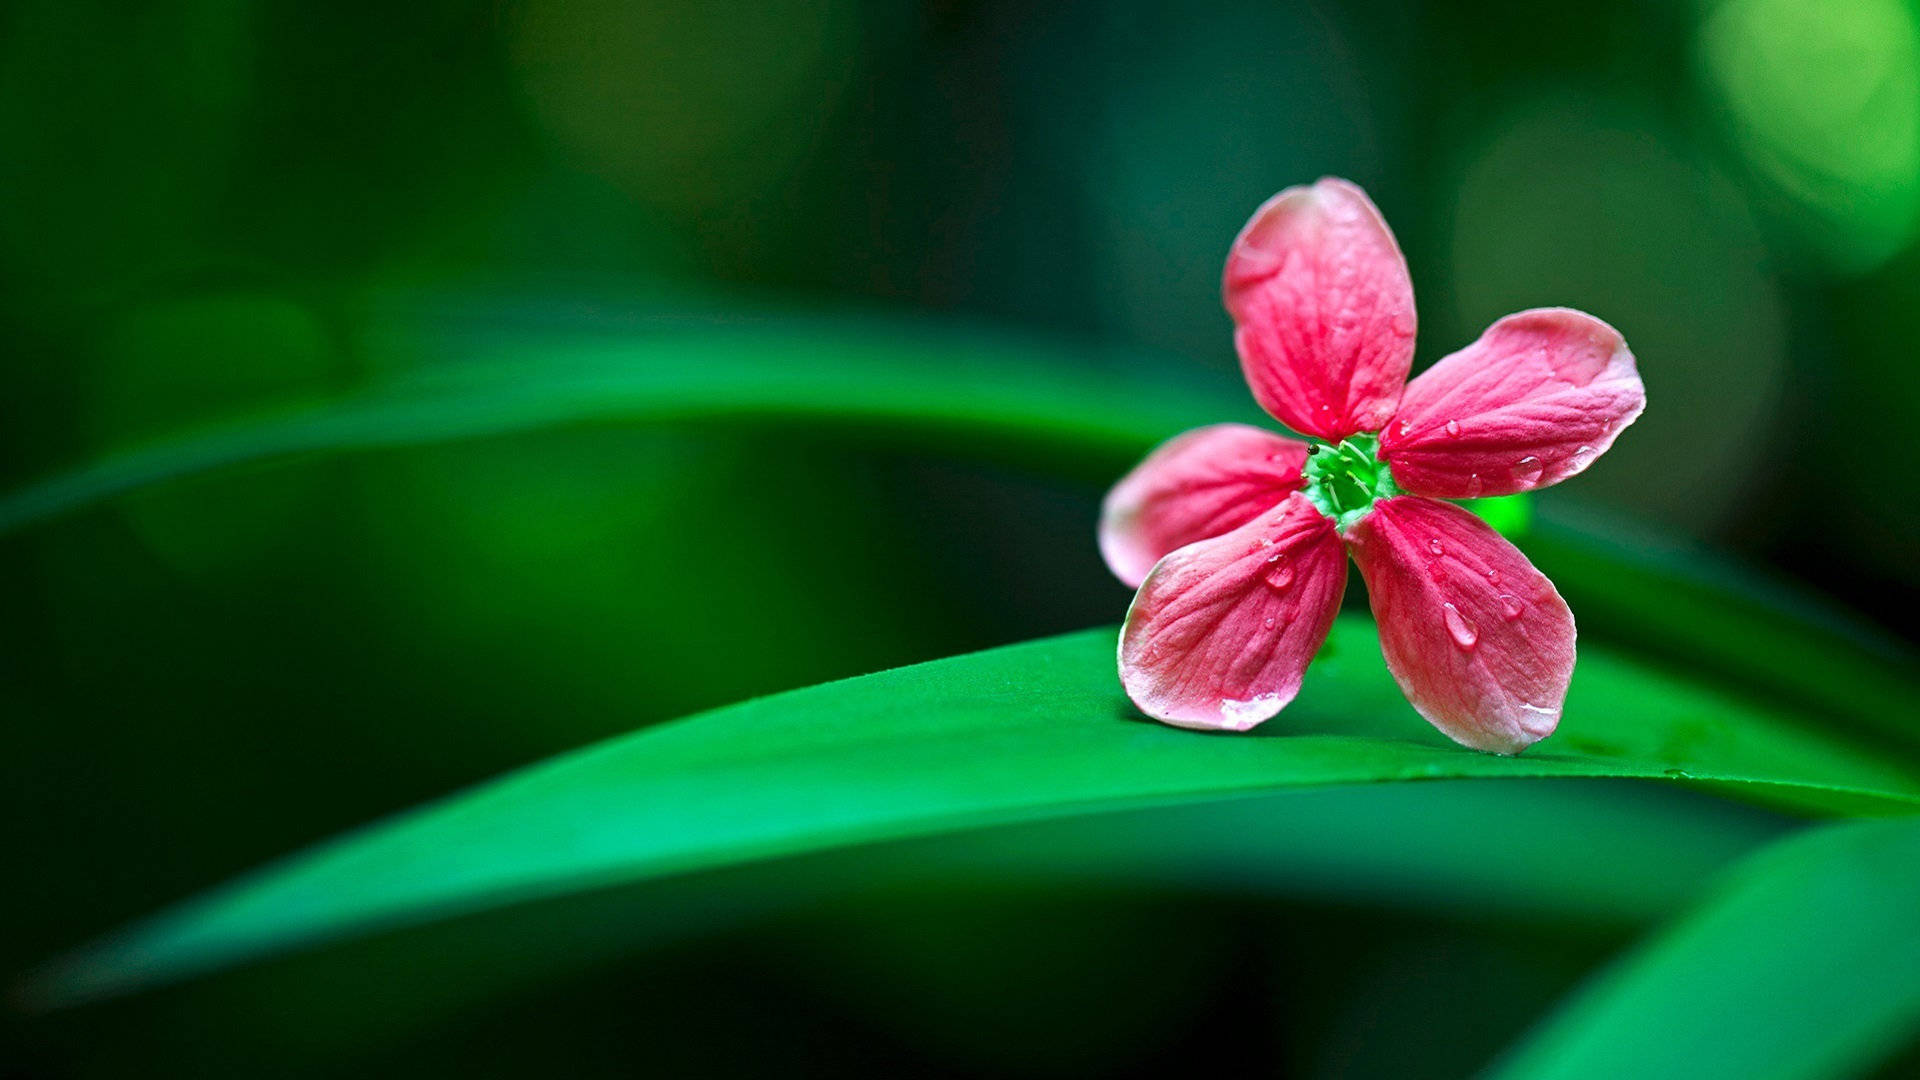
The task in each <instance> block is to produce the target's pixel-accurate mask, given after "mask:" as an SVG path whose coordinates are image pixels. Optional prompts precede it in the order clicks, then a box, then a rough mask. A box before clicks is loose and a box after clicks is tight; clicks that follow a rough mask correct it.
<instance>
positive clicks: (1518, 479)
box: [1100, 178, 1646, 754]
mask: <svg viewBox="0 0 1920 1080" xmlns="http://www.w3.org/2000/svg"><path fill="white" fill-rule="evenodd" d="M1225 294H1226V305H1227V310H1228V312H1229V313H1231V314H1232V316H1233V320H1234V324H1235V330H1234V345H1235V347H1236V348H1237V349H1238V350H1239V353H1240V365H1241V370H1242V371H1244V372H1245V373H1246V377H1247V383H1248V385H1249V386H1251V387H1252V388H1253V396H1254V398H1255V399H1256V400H1258V401H1259V402H1260V405H1261V407H1262V408H1264V409H1266V411H1267V412H1269V413H1271V414H1272V415H1273V416H1274V417H1275V418H1276V419H1278V420H1279V421H1280V422H1281V423H1284V424H1286V425H1287V426H1288V427H1290V428H1292V429H1293V430H1295V431H1298V432H1301V433H1303V434H1305V435H1308V436H1311V437H1312V438H1313V439H1315V440H1319V441H1317V442H1314V443H1312V444H1309V443H1305V442H1301V441H1299V440H1296V439H1290V438H1286V437H1285V436H1281V435H1276V434H1273V433H1271V432H1268V431H1264V430H1261V429H1259V428H1253V427H1247V426H1245V425H1242V424H1218V425H1215V426H1212V427H1204V428H1199V429H1196V430H1194V431H1189V432H1187V433H1186V434H1184V435H1181V436H1179V437H1177V438H1175V439H1173V440H1172V441H1170V442H1168V443H1166V444H1165V445H1163V446H1161V447H1160V448H1159V449H1157V450H1155V451H1154V452H1153V453H1152V454H1151V455H1149V456H1148V457H1147V459H1146V460H1145V461H1143V462H1141V463H1140V465H1139V466H1138V467H1136V468H1135V469H1134V470H1133V471H1132V472H1131V473H1129V474H1127V476H1126V477H1125V478H1123V479H1122V480H1121V481H1120V482H1119V483H1118V484H1117V485H1115V486H1114V489H1113V491H1112V492H1110V493H1109V494H1108V495H1107V498H1106V503H1105V505H1104V506H1103V508H1102V513H1101V519H1100V551H1101V553H1102V554H1103V555H1104V556H1105V557H1106V560H1107V565H1108V566H1109V567H1111V568H1112V570H1113V572H1114V573H1115V574H1116V575H1118V576H1119V578H1120V579H1121V580H1122V581H1125V582H1126V583H1127V584H1129V585H1134V586H1138V587H1139V592H1138V594H1136V595H1135V597H1134V600H1133V606H1132V607H1131V608H1129V609H1128V611H1127V621H1126V626H1125V628H1124V629H1122V631H1121V634H1120V681H1121V683H1122V684H1123V685H1124V686H1125V687H1126V691H1127V696H1128V697H1131V698H1132V699H1133V701H1134V703H1135V704H1136V705H1138V706H1139V707H1140V708H1141V710H1142V711H1144V712H1146V713H1147V714H1148V715H1149V716H1152V717H1154V718H1156V719H1159V720H1163V721H1165V722H1167V723H1169V724H1175V725H1178V726H1180V727H1189V728H1202V729H1225V730H1232V731H1245V730H1246V729H1248V728H1251V727H1253V726H1254V725H1255V724H1258V723H1260V722H1262V721H1264V720H1266V719H1268V718H1269V717H1271V716H1273V715H1274V714H1275V713H1278V712H1279V711H1280V710H1281V709H1282V708H1283V707H1285V705H1286V704H1287V702H1289V701H1291V700H1293V696H1294V694H1295V693H1297V692H1298V691H1299V689H1300V680H1301V678H1302V677H1303V676H1304V675H1305V674H1306V670H1307V663H1308V661H1310V660H1312V659H1313V654H1314V653H1315V652H1316V651H1317V650H1318V649H1319V648H1320V643H1321V642H1322V641H1323V640H1325V638H1326V636H1327V631H1328V629H1329V628H1330V627H1331V626H1332V624H1333V618H1334V615H1335V613H1336V612H1338V610H1339V608H1340V598H1341V595H1342V594H1343V593H1344V592H1345V591H1346V584H1347V568H1346V555H1347V554H1348V553H1351V554H1352V555H1353V560H1354V562H1356V563H1358V564H1359V566H1360V574H1361V576H1362V577H1364V578H1365V579H1366V582H1367V592H1368V595H1369V596H1370V597H1371V599H1372V603H1373V615H1374V619H1375V621H1376V622H1378V623H1379V626H1380V649H1381V652H1382V653H1384V654H1385V656H1386V661H1387V668H1388V670H1390V671H1392V672H1393V677H1394V679H1395V681H1397V682H1398V683H1399V684H1400V689H1401V691H1402V692H1403V693H1405V694H1406V696H1407V700H1408V701H1410V702H1412V703H1413V707H1414V708H1415V709H1417V710H1419V712H1420V715H1422V716H1424V717H1426V718H1427V720H1428V721H1430V722H1431V723H1432V724H1433V725H1434V726H1435V727H1437V728H1439V729H1440V730H1441V731H1443V732H1445V733H1446V734H1447V735H1448V737H1450V738H1452V739H1453V740H1454V741H1456V742H1459V743H1462V744H1464V745H1467V746H1471V747H1474V748H1476V749H1479V750H1489V751H1492V752H1494V753H1501V754H1515V753H1519V752H1520V751H1521V750H1523V749H1525V748H1526V747H1528V746H1529V745H1531V744H1533V743H1534V742H1535V741H1537V740H1539V739H1542V738H1544V737H1546V736H1547V735H1549V734H1551V733H1552V732H1553V729H1554V726H1555V725H1556V724H1558V723H1559V721H1560V710H1561V705H1562V703H1563V702H1564V701H1565V700H1566V693H1567V683H1568V681H1569V680H1570V679H1571V677H1572V675H1573V654H1574V648H1573V646H1574V629H1573V614H1572V612H1570V611H1568V610H1567V604H1566V601H1564V600H1562V599H1561V598H1560V593H1559V592H1558V591H1557V590H1556V589H1554V587H1553V583H1552V582H1550V581H1548V580H1547V579H1546V577H1545V575H1543V574H1541V573H1540V571H1538V570H1536V569H1534V568H1533V564H1532V563H1529V562H1528V561H1527V558H1526V556H1525V555H1522V554H1521V553H1520V551H1519V550H1518V549H1517V548H1515V547H1514V546H1513V545H1512V544H1510V543H1508V542H1507V541H1506V540H1505V539H1504V538H1503V537H1501V536H1500V535H1499V534H1498V533H1495V532H1494V531H1493V530H1492V529H1491V528H1489V527H1487V525H1486V524H1485V523H1483V522H1482V521H1481V520H1480V519H1479V518H1477V517H1475V516H1474V515H1472V514H1470V513H1468V512H1467V511H1465V510H1463V509H1461V508H1460V507H1458V506H1455V505H1453V504H1452V503H1447V502H1441V501H1440V500H1442V499H1462V498H1467V499H1470V498H1475V497H1478V496H1483V495H1486V496H1492V495H1508V494H1512V493H1514V492H1520V491H1531V490H1533V489H1534V488H1540V487H1545V486H1547V485H1549V484H1556V483H1559V482H1560V481H1562V480H1564V479H1566V478H1567V477H1569V476H1572V475H1574V474H1575V473H1577V472H1579V471H1580V470H1582V469H1584V468H1586V467H1587V466H1588V465H1590V464H1592V463H1593V460H1594V459H1595V458H1597V457H1599V456H1600V454H1601V453H1603V452H1605V450H1606V449H1607V447H1608V446H1610V445H1612V444H1613V440H1614V437H1615V436H1617V435H1619V434H1620V431H1621V430H1622V429H1623V428H1625V427H1626V426H1627V425H1628V424H1630V423H1632V422H1633V420H1634V418H1635V417H1638V416H1639V415H1640V412H1641V410H1642V409H1644V408H1645V407H1646V390H1645V388H1644V387H1643V386H1642V385H1641V383H1640V376H1639V373H1638V372H1637V371H1636V370H1635V369H1634V362H1633V354H1632V353H1630V352H1628V351H1627V345H1626V342H1625V341H1624V340H1622V339H1621V337H1620V334H1619V333H1618V332H1617V331H1615V330H1614V329H1613V327H1611V326H1608V325H1607V324H1606V323H1603V322H1601V321H1600V320H1599V319H1596V318H1594V317H1593V316H1591V315H1587V314H1584V313H1582V312H1578V311H1573V310H1570V309H1567V308H1540V309H1536V310H1532V311H1523V312H1520V313H1518V314H1516V315H1509V316H1507V317H1506V318H1504V319H1501V320H1500V321H1498V322H1496V323H1494V324H1493V325H1492V326H1490V327H1488V328H1487V331H1486V333H1484V334H1482V335H1480V340H1478V341H1476V342H1474V343H1473V344H1471V345H1469V346H1467V347H1466V348H1464V349H1461V350H1460V351H1459V352H1456V353H1454V354H1453V355H1451V356H1448V357H1446V358H1445V359H1443V360H1441V361H1440V362H1439V363H1437V364H1435V365H1434V366H1433V367H1432V368H1431V369H1430V370H1428V371H1426V372H1424V373H1423V374H1421V376H1420V377H1419V378H1417V379H1414V380H1413V381H1412V382H1411V383H1408V382H1407V369H1408V366H1409V364H1410V363H1411V362H1412V359H1413V336H1414V314H1413V285H1412V282H1411V281H1410V280H1409V279H1408V277H1407V264H1406V260H1405V259H1404V258H1402V257H1401V255H1400V249H1399V247H1398V245H1396V244H1395V242H1394V239H1393V233H1392V232H1390V231H1389V230H1388V229H1387V224H1386V222H1385V221H1384V220H1382V218H1381V217H1380V212H1379V211H1378V210H1377V209H1375V208H1374V205H1373V203H1372V202H1371V201H1370V200H1369V199H1368V198H1367V196H1366V193H1365V192H1363V191H1361V190H1360V189H1359V188H1358V187H1356V186H1354V185H1353V184H1350V183H1348V182H1346V181H1344V180H1337V179H1332V178H1328V179H1323V180H1321V181H1320V182H1319V183H1317V184H1314V185H1313V186H1312V187H1295V188H1288V189H1287V190H1286V191H1283V192H1281V193H1280V194H1278V195H1276V196H1274V197H1273V198H1272V199H1270V200H1268V202H1267V203H1266V205H1264V206H1262V207H1261V208H1260V209H1259V211H1258V212H1256V213H1255V214H1254V215H1253V219H1252V220H1251V221H1249V222H1247V226H1246V228H1244V229H1242V230H1241V232H1240V236H1239V237H1238V238H1237V239H1236V240H1235V241H1234V244H1233V251H1232V252H1231V253H1230V254H1229V255H1228V256H1227V271H1226V282H1225Z"/></svg>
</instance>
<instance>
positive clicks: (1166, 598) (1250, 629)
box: [1120, 494, 1347, 731]
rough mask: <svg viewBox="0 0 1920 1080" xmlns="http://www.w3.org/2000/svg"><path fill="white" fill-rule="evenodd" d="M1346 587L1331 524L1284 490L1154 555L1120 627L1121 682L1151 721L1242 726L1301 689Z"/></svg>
mask: <svg viewBox="0 0 1920 1080" xmlns="http://www.w3.org/2000/svg"><path fill="white" fill-rule="evenodd" d="M1346 587H1347V557H1346V554H1345V553H1344V552H1343V551H1342V550H1341V547H1340V537H1339V534H1338V533H1336V532H1334V528H1333V521H1332V520H1331V519H1330V518H1327V517H1326V516H1324V515H1322V514H1321V513H1320V511H1318V510H1316V509H1314V508H1313V504H1312V503H1310V502H1308V501H1307V499H1306V497H1305V496H1304V495H1298V494H1295V495H1289V496H1288V497H1287V500H1286V501H1285V502H1283V503H1281V504H1280V505H1279V506H1276V507H1274V508H1273V509H1271V510H1269V511H1267V512H1266V513H1264V514H1261V515H1260V516H1259V517H1257V518H1255V519H1253V520H1252V521H1249V522H1247V523H1246V524H1245V525H1242V526H1240V527H1239V528H1238V529H1235V530H1234V531H1232V532H1230V533H1228V534H1226V535H1225V536H1219V537H1215V538H1214V539H1212V540H1202V541H1201V542H1199V543H1197V544H1189V545H1188V546H1186V547H1183V548H1181V549H1180V550H1178V551H1176V552H1174V553H1173V554H1171V555H1168V556H1167V557H1166V558H1164V559H1162V560H1160V562H1159V564H1158V565H1156V566H1155V567H1154V568H1153V572H1152V573H1151V574H1148V575H1147V580H1146V583H1145V584H1143V585H1141V586H1140V592H1139V595H1137V596H1135V597H1134V598H1133V606H1132V607H1131V608H1129V609H1128V610H1127V622H1126V626H1125V627H1123V628H1122V629H1121V631H1120V682H1121V684H1122V685H1124V686H1125V687H1126V689H1127V696H1128V697H1130V698H1132V699H1133V703H1134V704H1135V705H1138V706H1140V710H1141V711H1142V712H1144V713H1146V714H1147V715H1148V716H1151V717H1153V718H1155V719H1156V720H1164V721H1166V722H1167V723H1169V724H1174V725H1176V726H1179V727H1188V728H1213V729H1225V730H1228V731H1245V730H1246V729H1248V728H1250V727H1252V726H1254V725H1255V724H1258V723H1260V722H1261V721H1263V720H1265V719H1267V718H1268V717H1270V716H1272V715H1273V714H1275V713H1277V712H1279V711H1280V710H1281V708H1283V707H1284V706H1285V705H1286V704H1287V702H1289V701H1292V700H1293V695H1294V694H1296V693H1298V692H1299V690H1300V679H1301V677H1302V676H1303V675H1305V674H1306V670H1307V662H1308V661H1309V660H1312V659H1313V654H1314V653H1315V652H1316V651H1318V650H1319V648H1320V643H1321V642H1322V641H1325V640H1326V637H1327V630H1328V629H1329V628H1330V627H1332V625H1333V617H1334V615H1336V614H1337V613H1338V612H1339V610H1340V596H1341V594H1342V593H1343V592H1345V591H1346Z"/></svg>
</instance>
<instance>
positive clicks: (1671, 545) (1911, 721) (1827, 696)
mask: <svg viewBox="0 0 1920 1080" xmlns="http://www.w3.org/2000/svg"><path fill="white" fill-rule="evenodd" d="M1523 546H1524V547H1525V548H1526V550H1527V555H1528V557H1530V558H1531V559H1532V560H1533V561H1534V563H1535V564H1536V565H1538V566H1539V567H1540V569H1541V570H1543V571H1545V572H1546V574H1547V576H1548V577H1550V578H1552V579H1553V581H1554V584H1556V585H1557V586H1559V588H1560V590H1561V591H1562V592H1563V593H1565V594H1566V596H1567V598H1568V600H1569V602H1570V603H1571V604H1572V605H1573V608H1574V610H1575V612H1577V613H1578V615H1579V618H1580V629H1581V631H1582V633H1583V634H1587V633H1592V632H1594V631H1598V632H1599V633H1600V634H1602V635H1603V636H1606V637H1608V638H1609V639H1611V640H1614V641H1619V642H1626V643H1631V644H1632V646H1633V647H1634V648H1635V649H1636V650H1638V651H1641V652H1642V653H1644V654H1645V655H1648V656H1651V657H1655V658H1659V659H1664V660H1665V661H1666V662H1667V663H1669V664H1673V665H1685V666H1687V667H1688V668H1690V669H1691V670H1692V671H1693V672H1695V673H1708V672H1711V673H1718V674H1720V675H1722V676H1723V677H1725V678H1726V681H1727V682H1728V683H1730V684H1731V685H1734V686H1737V687H1740V688H1742V689H1744V690H1746V691H1747V692H1749V693H1755V694H1766V695H1768V696H1770V697H1781V698H1784V699H1785V700H1787V701H1790V702H1792V703H1794V704H1795V705H1798V706H1802V707H1805V708H1808V709H1811V710H1813V711H1815V712H1818V713H1821V714H1824V715H1828V716H1832V717H1834V718H1835V719H1836V720H1837V719H1839V718H1842V717H1844V718H1845V719H1846V720H1848V721H1851V722H1852V726H1855V727H1859V728H1865V729H1870V730H1871V731H1873V732H1874V733H1875V735H1877V736H1879V737H1882V738H1884V739H1888V740H1893V741H1894V742H1895V744H1896V745H1898V746H1899V747H1900V748H1901V749H1903V750H1905V751H1906V752H1907V753H1908V754H1911V753H1912V752H1913V751H1914V750H1915V749H1916V748H1917V747H1920V723H1916V722H1915V717H1914V711H1913V700H1914V695H1915V693H1916V686H1915V684H1914V672H1915V671H1920V662H1916V660H1915V658H1914V655H1913V653H1912V651H1911V649H1910V648H1909V647H1908V646H1907V645H1906V644H1905V643H1903V642H1899V641H1895V640H1892V639H1890V638H1887V637H1885V636H1883V635H1881V634H1879V633H1876V632H1875V631H1873V630H1872V629H1870V628H1868V627H1866V626H1863V625H1862V624H1861V623H1860V622H1859V621H1858V620H1857V619H1855V618H1853V617H1852V616H1851V615H1850V614H1849V613H1847V612H1845V611H1843V610H1839V609H1837V608H1835V607H1834V606H1833V604H1832V603H1831V602H1829V601H1826V600H1824V599H1823V598H1821V597H1820V596H1818V595H1817V594H1814V593H1811V592H1808V591H1806V590H1804V589H1795V588H1792V587H1791V586H1789V585H1786V584H1784V583H1781V582H1778V581H1774V580H1771V579H1768V578H1765V577H1763V576H1761V575H1760V574H1758V573H1755V572H1753V571H1750V570H1747V569H1744V568H1742V567H1741V566H1740V565H1739V564H1737V563H1735V562H1732V561H1729V560H1727V559H1726V558H1714V557H1710V556H1708V555H1707V554H1706V553H1705V552H1703V551H1701V550H1699V549H1697V548H1690V547H1687V546H1685V545H1682V544H1679V543H1677V542H1675V541H1673V540H1672V539H1669V538H1666V537H1662V536H1659V535H1657V534H1653V533H1649V532H1647V531H1645V530H1638V529H1633V528H1631V527H1629V526H1626V525H1624V524H1621V523H1618V522H1609V521H1607V520H1605V519H1603V518H1599V517H1596V516H1594V515H1590V514H1582V513H1577V512H1573V511H1571V510H1569V509H1567V508H1566V507H1565V506H1564V505H1562V504H1558V503H1554V502H1551V501H1548V502H1546V504H1545V507H1544V509H1543V511H1542V513H1540V514H1539V515H1538V516H1537V517H1536V518H1535V520H1534V523H1533V525H1532V528H1531V529H1530V530H1529V531H1528V533H1527V534H1526V539H1525V541H1524V543H1523Z"/></svg>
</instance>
